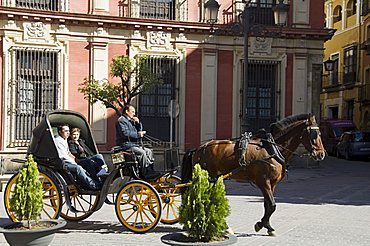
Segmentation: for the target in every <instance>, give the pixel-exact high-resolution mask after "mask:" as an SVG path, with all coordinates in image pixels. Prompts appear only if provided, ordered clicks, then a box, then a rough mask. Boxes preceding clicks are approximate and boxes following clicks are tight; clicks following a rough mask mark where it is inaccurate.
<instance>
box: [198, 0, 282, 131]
mask: <svg viewBox="0 0 370 246" xmlns="http://www.w3.org/2000/svg"><path fill="white" fill-rule="evenodd" d="M214 2H216V0H208V1H207V2H206V3H205V4H204V8H205V13H207V12H211V11H215V9H216V7H214V6H216V4H215V3H214ZM250 2H251V1H250V0H248V2H246V4H245V6H244V9H243V12H242V13H241V14H240V16H239V17H240V18H238V20H240V19H241V20H242V21H241V22H242V23H238V25H241V27H242V30H243V34H244V67H243V71H244V72H243V79H244V81H243V96H244V100H243V115H242V117H243V123H242V132H244V131H245V130H246V128H247V127H246V126H247V123H246V122H247V88H248V39H249V34H250V33H251V32H253V33H254V34H256V35H258V34H261V33H259V32H260V31H261V30H259V28H258V27H260V26H261V25H260V24H259V23H253V19H251V18H252V17H253V16H251V13H250ZM216 3H217V2H216ZM217 6H218V7H217V12H218V8H219V4H218V3H217ZM288 10H289V6H288V5H287V4H285V3H284V0H279V3H278V4H276V5H275V6H274V7H273V8H272V11H273V14H274V20H275V24H276V25H279V26H284V25H286V21H287V16H288ZM217 15H218V13H213V15H212V16H216V18H217ZM206 18H209V17H207V15H206ZM212 20H214V19H212ZM212 20H211V19H206V21H207V22H208V23H212ZM213 23H215V22H213Z"/></svg>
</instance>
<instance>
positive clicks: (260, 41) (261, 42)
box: [250, 37, 272, 54]
mask: <svg viewBox="0 0 370 246" xmlns="http://www.w3.org/2000/svg"><path fill="white" fill-rule="evenodd" d="M250 42H251V49H250V53H252V54H253V53H267V54H271V45H272V38H266V37H255V38H251V39H250Z"/></svg>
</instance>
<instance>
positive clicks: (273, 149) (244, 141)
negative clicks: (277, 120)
mask: <svg viewBox="0 0 370 246" xmlns="http://www.w3.org/2000/svg"><path fill="white" fill-rule="evenodd" d="M252 136H253V135H252V133H251V132H245V133H243V134H242V135H241V137H240V140H239V141H238V143H237V144H238V155H239V165H240V166H241V167H245V166H247V165H249V164H251V161H246V160H245V154H246V153H247V148H248V144H249V143H250V139H251V137H252ZM255 137H258V138H261V144H255V143H251V144H255V145H258V146H260V147H261V148H264V149H266V151H267V153H268V154H269V155H270V156H268V157H267V158H265V159H263V160H265V161H266V160H268V159H271V158H273V159H275V160H276V161H277V162H278V163H280V164H281V165H284V164H285V158H284V156H283V155H282V154H281V152H280V150H279V148H278V147H277V144H276V143H275V140H274V138H273V136H272V134H271V133H268V132H266V131H265V130H264V129H261V130H259V131H258V132H257V134H256V135H255ZM263 160H262V161H263Z"/></svg>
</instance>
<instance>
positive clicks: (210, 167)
mask: <svg viewBox="0 0 370 246" xmlns="http://www.w3.org/2000/svg"><path fill="white" fill-rule="evenodd" d="M271 134H272V135H273V137H274V138H275V141H276V143H274V141H273V140H272V141H271V140H267V139H265V138H263V137H262V138H261V137H252V138H251V139H249V141H248V142H249V143H248V145H247V146H246V151H244V152H240V149H239V148H240V145H239V144H238V141H232V140H211V141H209V142H207V143H205V144H203V145H201V146H200V147H198V148H197V149H195V150H190V151H188V152H186V153H185V155H184V158H183V163H182V182H184V183H186V182H188V181H190V179H191V175H192V169H193V166H194V165H195V164H196V163H199V164H200V165H201V166H202V168H204V169H206V170H207V171H208V173H209V176H210V177H211V178H212V179H215V178H217V177H219V176H221V175H226V174H229V175H231V176H230V178H231V179H233V180H236V181H242V182H246V181H248V182H252V183H254V184H255V185H256V186H257V187H258V188H259V189H260V190H261V191H262V194H263V197H264V208H265V212H264V215H263V217H262V219H261V221H259V222H257V223H256V224H255V230H256V231H259V230H260V229H261V228H263V227H264V228H266V229H267V232H268V234H269V235H273V231H274V229H273V228H272V227H271V225H270V217H271V215H272V213H273V212H274V211H275V209H276V204H275V199H274V195H273V194H274V191H275V188H276V186H277V184H278V183H279V182H280V181H281V180H282V178H283V177H284V175H285V172H286V162H287V161H289V159H290V158H291V157H292V156H293V154H294V153H295V150H296V149H297V148H298V146H299V144H300V143H302V144H303V145H304V147H305V148H306V150H307V151H308V152H309V153H310V155H311V157H313V158H314V159H315V160H323V159H324V158H325V149H324V147H323V145H322V142H321V137H320V130H319V127H318V126H317V123H316V120H315V117H314V116H311V115H309V114H304V115H297V116H290V117H288V118H286V119H283V120H281V121H279V122H276V123H274V124H272V125H271ZM264 142H268V143H270V144H271V145H270V147H271V146H272V148H273V147H274V146H278V147H279V149H280V151H281V153H282V155H283V157H284V158H285V161H284V158H283V159H282V158H280V159H279V158H276V157H275V156H274V155H272V154H271V152H270V151H267V149H268V148H265V147H264V146H266V145H264ZM267 146H268V145H267ZM240 153H244V160H245V162H244V163H242V162H241V161H240Z"/></svg>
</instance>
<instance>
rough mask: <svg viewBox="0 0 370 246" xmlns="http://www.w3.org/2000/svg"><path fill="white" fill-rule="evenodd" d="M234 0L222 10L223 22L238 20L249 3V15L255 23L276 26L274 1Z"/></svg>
mask: <svg viewBox="0 0 370 246" xmlns="http://www.w3.org/2000/svg"><path fill="white" fill-rule="evenodd" d="M247 2H248V3H245V2H244V1H238V0H236V1H233V3H232V4H231V5H230V6H229V7H227V8H225V9H224V10H223V11H222V21H223V23H222V24H228V23H231V22H238V17H239V14H241V13H242V12H243V9H244V6H245V4H249V11H250V12H249V15H250V16H251V17H252V18H251V19H252V20H253V24H254V25H256V24H260V25H264V26H274V25H275V21H274V14H273V11H272V9H273V7H274V6H275V5H276V4H274V3H254V2H253V3H251V1H247Z"/></svg>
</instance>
